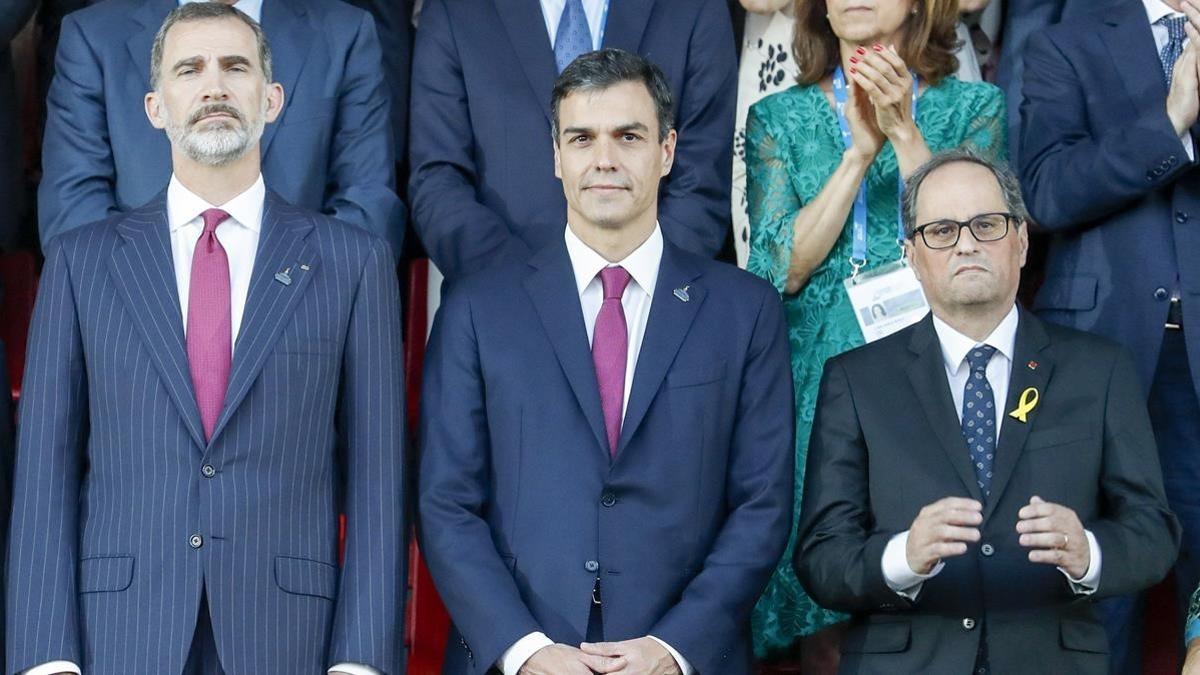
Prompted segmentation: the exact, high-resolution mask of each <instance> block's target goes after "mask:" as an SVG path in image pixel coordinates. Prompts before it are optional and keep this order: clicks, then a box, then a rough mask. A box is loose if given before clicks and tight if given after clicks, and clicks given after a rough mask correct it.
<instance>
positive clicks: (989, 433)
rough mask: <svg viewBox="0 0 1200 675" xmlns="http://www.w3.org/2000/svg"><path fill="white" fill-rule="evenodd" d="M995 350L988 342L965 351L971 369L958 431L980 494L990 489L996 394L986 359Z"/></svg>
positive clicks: (988, 491) (994, 442)
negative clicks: (964, 445) (969, 459)
mask: <svg viewBox="0 0 1200 675" xmlns="http://www.w3.org/2000/svg"><path fill="white" fill-rule="evenodd" d="M995 353H996V348H995V347H993V346H991V345H979V346H978V347H972V348H971V351H969V352H967V364H968V365H969V366H970V367H971V372H970V373H969V374H968V375H967V384H966V386H965V387H964V388H963V407H962V435H963V439H965V440H966V442H967V451H968V452H969V453H970V454H971V466H973V467H974V468H975V480H976V482H978V483H979V489H980V491H981V492H983V496H984V497H987V496H988V495H989V494H990V493H991V491H992V462H993V460H994V459H995V457H996V396H995V394H993V393H992V385H991V383H990V382H988V379H987V365H988V361H991V360H992V354H995Z"/></svg>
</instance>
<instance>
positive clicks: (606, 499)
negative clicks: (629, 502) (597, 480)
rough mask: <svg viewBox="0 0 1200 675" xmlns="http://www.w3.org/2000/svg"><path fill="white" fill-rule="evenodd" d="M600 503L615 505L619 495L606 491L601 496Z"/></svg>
mask: <svg viewBox="0 0 1200 675" xmlns="http://www.w3.org/2000/svg"><path fill="white" fill-rule="evenodd" d="M600 503H601V504H603V505H604V506H613V505H615V504H616V503H617V496H616V495H614V494H613V493H611V492H605V493H604V494H603V495H602V496H601V497H600Z"/></svg>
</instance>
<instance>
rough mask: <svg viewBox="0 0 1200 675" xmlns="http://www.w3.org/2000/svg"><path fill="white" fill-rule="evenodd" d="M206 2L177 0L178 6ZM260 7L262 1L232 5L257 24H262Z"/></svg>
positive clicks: (205, 0) (239, 0)
mask: <svg viewBox="0 0 1200 675" xmlns="http://www.w3.org/2000/svg"><path fill="white" fill-rule="evenodd" d="M207 1H208V0H179V4H180V5H186V4H188V3H189V2H207ZM262 6H263V0H237V2H235V3H233V7H234V9H240V10H242V13H243V14H245V15H246V16H248V17H250V18H251V19H254V20H255V21H257V22H258V23H262Z"/></svg>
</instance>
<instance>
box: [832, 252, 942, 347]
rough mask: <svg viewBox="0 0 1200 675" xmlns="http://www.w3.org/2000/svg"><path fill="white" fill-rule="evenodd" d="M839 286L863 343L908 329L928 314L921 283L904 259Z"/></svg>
mask: <svg viewBox="0 0 1200 675" xmlns="http://www.w3.org/2000/svg"><path fill="white" fill-rule="evenodd" d="M842 283H843V284H844V285H845V286H846V295H847V296H849V298H850V305H851V306H852V307H853V308H854V318H855V319H857V320H858V327H859V329H860V330H862V334H863V338H864V339H865V340H866V341H867V342H874V341H876V340H878V339H879V338H882V337H887V336H888V335H891V334H892V333H895V332H896V331H898V330H900V329H901V328H905V327H907V326H911V325H912V324H914V323H916V322H918V321H920V320H921V319H922V318H924V317H925V314H926V313H928V312H929V303H928V302H926V301H925V292H924V291H922V290H921V282H919V281H917V276H916V275H915V274H913V271H912V268H911V267H909V266H908V263H907V262H906V261H904V260H900V261H898V262H894V263H890V264H888V265H884V266H882V267H879V268H877V269H874V270H871V271H870V272H864V273H862V274H859V275H856V276H853V277H850V278H849V279H846V280H845V281H843V282H842Z"/></svg>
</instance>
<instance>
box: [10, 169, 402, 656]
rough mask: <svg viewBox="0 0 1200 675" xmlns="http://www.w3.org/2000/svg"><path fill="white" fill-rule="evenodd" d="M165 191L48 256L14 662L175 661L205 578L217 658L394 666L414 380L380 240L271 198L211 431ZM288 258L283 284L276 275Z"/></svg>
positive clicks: (34, 346)
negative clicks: (407, 416)
mask: <svg viewBox="0 0 1200 675" xmlns="http://www.w3.org/2000/svg"><path fill="white" fill-rule="evenodd" d="M165 206H166V203H165V199H164V198H163V196H162V195H160V196H159V197H158V198H156V199H154V200H153V201H151V202H150V203H149V204H147V205H146V206H144V207H142V208H140V209H136V210H134V211H132V212H130V213H128V214H121V215H116V216H113V217H111V218H109V219H108V220H105V221H101V222H98V223H95V224H92V225H89V226H86V227H83V228H77V229H75V230H72V231H71V232H69V233H67V234H65V235H63V236H62V237H58V238H57V239H56V240H55V243H53V244H52V245H51V247H50V250H49V251H48V252H47V261H46V268H45V270H44V272H43V273H42V281H41V287H40V289H39V294H38V300H37V307H36V309H35V312H34V319H33V327H32V329H31V336H30V343H29V344H30V352H29V363H28V367H27V369H26V371H25V388H24V392H23V395H22V398H21V419H22V424H21V428H20V431H19V439H18V451H17V457H18V459H17V469H16V480H15V487H14V504H16V507H15V509H14V515H13V519H12V539H11V550H10V554H9V560H8V582H9V588H11V589H13V592H12V593H10V594H9V595H8V618H9V623H8V639H9V642H8V665H7V672H9V673H13V672H15V671H21V670H23V669H26V668H29V667H31V666H33V665H36V664H40V663H44V662H47V661H55V660H69V661H74V662H75V663H78V664H80V665H81V666H82V667H83V672H85V673H89V674H94V675H107V674H115V673H128V672H142V673H178V672H182V670H183V666H184V660H185V659H186V658H187V654H188V649H189V646H190V644H191V640H192V634H193V629H194V626H195V623H196V616H197V612H198V609H199V603H200V598H201V592H202V590H201V589H202V588H203V593H204V594H205V595H206V596H207V599H208V605H209V611H210V613H211V616H212V623H213V628H214V631H215V633H216V639H217V643H218V644H219V645H220V647H221V659H222V663H223V667H224V669H225V671H226V672H230V673H243V672H244V673H323V672H324V671H325V669H326V668H327V667H329V666H330V665H332V664H334V663H338V662H354V663H363V664H367V665H371V666H374V667H375V668H378V669H379V670H381V671H383V672H384V673H387V674H388V675H393V674H398V673H403V672H404V656H403V647H402V644H401V636H402V629H403V626H402V623H403V621H402V616H403V610H404V588H405V572H404V562H405V552H404V547H403V544H404V533H405V523H404V512H403V507H402V505H403V504H404V496H403V495H404V493H403V487H404V482H403V474H404V458H403V447H402V446H403V437H404V416H403V411H404V400H403V399H404V395H403V392H404V390H403V383H402V379H403V378H402V373H401V345H400V338H399V335H400V317H399V313H400V310H399V297H398V295H399V293H398V289H397V283H396V276H395V267H394V264H393V262H392V256H391V255H390V253H389V251H388V247H387V245H386V244H385V243H384V242H383V241H382V240H380V239H378V238H376V237H374V236H372V235H369V234H367V233H365V232H363V231H361V230H360V229H358V228H355V227H351V226H349V225H346V224H344V223H340V222H338V221H335V220H333V219H332V218H329V217H327V216H323V215H320V214H317V213H315V212H311V211H308V210H305V209H300V208H298V207H294V206H291V205H289V204H287V203H286V202H284V201H283V200H282V199H281V198H280V197H278V196H277V195H275V194H274V193H270V192H269V193H268V197H267V203H266V205H265V207H264V214H263V223H262V231H261V241H260V244H259V250H258V254H257V257H256V259H255V263H254V272H253V276H252V277H251V282H250V291H249V297H248V298H247V300H246V311H245V315H244V319H243V321H242V325H241V329H240V331H239V334H238V340H237V344H236V346H235V353H234V358H233V369H232V372H231V374H230V379H229V389H228V393H227V394H226V398H225V407H224V409H223V411H222V413H221V415H220V417H219V419H218V421H217V426H216V428H215V430H214V432H213V435H212V438H211V440H210V441H209V442H207V443H205V442H204V436H203V431H202V428H201V425H200V415H199V412H198V410H197V407H196V403H195V394H194V393H193V388H192V383H191V377H190V375H189V370H188V360H187V354H186V351H185V347H184V338H183V323H182V317H181V315H180V309H179V302H178V298H177V295H178V294H177V292H176V288H175V275H174V273H173V271H172V261H171V250H170V243H169V240H168V228H167V220H166V210H165ZM301 264H304V265H307V266H308V269H307V270H305V269H303V268H301V267H299V265H301ZM288 267H290V268H291V269H292V272H291V279H292V282H291V283H290V284H286V285H285V284H283V283H280V282H279V281H277V280H276V278H275V275H276V273H277V272H278V271H279V270H282V269H284V268H288ZM208 467H211V469H215V471H211V470H210V469H209V468H208ZM343 482H344V484H343ZM339 513H345V514H346V517H347V522H348V531H347V536H346V552H345V558H344V561H343V562H342V563H341V565H340V567H339V564H338V514H339ZM193 534H199V535H200V536H201V537H202V538H203V540H202V542H201V546H199V547H198V548H195V547H193V545H191V543H190V540H191V537H192V535H193Z"/></svg>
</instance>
